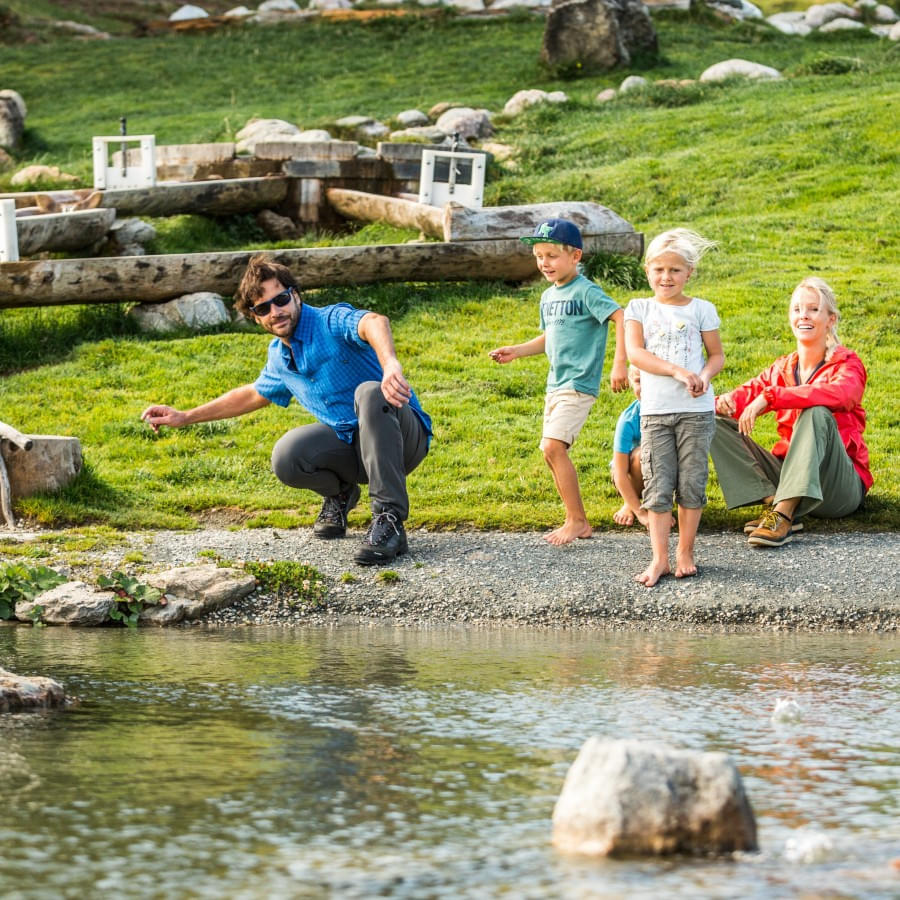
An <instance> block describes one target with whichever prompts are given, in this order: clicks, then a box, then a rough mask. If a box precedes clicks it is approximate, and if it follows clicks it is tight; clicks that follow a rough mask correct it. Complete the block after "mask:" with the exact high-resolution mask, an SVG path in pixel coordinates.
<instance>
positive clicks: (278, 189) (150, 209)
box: [0, 161, 289, 216]
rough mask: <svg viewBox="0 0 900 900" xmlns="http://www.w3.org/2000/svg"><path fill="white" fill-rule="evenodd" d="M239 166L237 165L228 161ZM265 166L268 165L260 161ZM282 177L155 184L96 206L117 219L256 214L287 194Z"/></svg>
mask: <svg viewBox="0 0 900 900" xmlns="http://www.w3.org/2000/svg"><path fill="white" fill-rule="evenodd" d="M228 162H240V161H228ZM262 164H263V165H266V166H269V165H271V162H269V161H262ZM288 182H289V179H288V178H286V177H285V176H284V175H267V176H264V177H254V178H216V179H212V180H210V181H188V182H184V183H178V184H157V185H154V186H153V187H146V188H127V189H126V188H122V189H119V190H108V191H101V192H100V193H102V195H103V197H102V200H101V201H100V204H99V205H100V206H102V207H105V208H108V209H115V210H116V211H117V212H118V213H119V215H120V216H174V215H177V214H179V213H199V214H207V215H213V216H224V215H231V214H232V213H244V212H256V211H257V210H260V209H269V208H271V207H273V206H277V205H278V204H279V203H281V202H282V201H283V200H284V198H285V196H286V195H287V191H288ZM72 193H73V192H72V191H21V192H19V193H10V194H0V200H15V202H16V208H17V209H18V208H20V207H27V206H35V205H37V198H38V196H44V197H50V198H52V199H54V200H56V201H58V202H59V201H65V200H66V198H68V197H70V196H71V195H72Z"/></svg>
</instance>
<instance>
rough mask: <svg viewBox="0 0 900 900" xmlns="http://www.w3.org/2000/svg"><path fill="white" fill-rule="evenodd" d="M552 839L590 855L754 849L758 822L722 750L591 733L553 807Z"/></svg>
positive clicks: (556, 843)
mask: <svg viewBox="0 0 900 900" xmlns="http://www.w3.org/2000/svg"><path fill="white" fill-rule="evenodd" d="M553 843H554V845H555V846H556V847H558V848H559V849H560V850H563V851H565V852H569V853H577V854H584V855H589V856H609V855H623V854H641V855H659V854H666V853H695V852H696V853H728V852H732V851H735V850H754V849H756V822H755V819H754V816H753V810H752V808H751V806H750V802H749V800H748V799H747V796H746V794H745V793H744V787H743V783H742V781H741V777H740V774H739V773H738V771H737V769H736V767H735V765H734V763H733V762H732V761H731V760H730V759H729V757H728V756H727V755H726V754H724V753H702V752H699V751H695V750H678V749H675V748H673V747H669V746H667V745H665V744H661V743H655V742H645V741H636V740H604V739H601V738H599V737H592V738H589V739H588V740H587V741H586V742H585V744H584V746H583V747H582V748H581V751H580V752H579V754H578V757H577V758H576V760H575V762H574V763H573V764H572V767H571V768H570V769H569V772H568V774H567V775H566V779H565V783H564V785H563V789H562V792H561V794H560V796H559V799H558V800H557V802H556V806H555V808H554V810H553Z"/></svg>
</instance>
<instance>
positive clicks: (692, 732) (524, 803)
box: [0, 627, 900, 898]
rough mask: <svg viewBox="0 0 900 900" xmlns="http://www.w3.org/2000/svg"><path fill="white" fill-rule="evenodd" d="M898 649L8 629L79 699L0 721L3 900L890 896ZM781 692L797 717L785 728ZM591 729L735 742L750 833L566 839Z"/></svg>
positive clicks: (695, 742)
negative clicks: (709, 849) (652, 845)
mask: <svg viewBox="0 0 900 900" xmlns="http://www.w3.org/2000/svg"><path fill="white" fill-rule="evenodd" d="M898 649H900V640H898V639H897V638H896V637H894V638H891V637H873V636H827V635H766V636H758V635H756V636H753V635H731V636H722V635H690V634H684V633H673V634H652V635H646V634H605V633H593V632H576V631H567V632H558V631H551V630H529V629H500V628H497V629H485V630H479V629H465V628H433V629H427V630H426V629H422V630H415V629H406V630H395V629H382V628H366V627H359V628H357V627H340V628H331V629H325V628H322V629H312V628H310V629H297V630H282V629H263V628H254V629H233V630H227V629H223V630H210V631H200V630H183V631H182V630H169V631H165V632H156V631H153V632H150V631H147V632H143V631H141V632H137V633H131V632H127V631H124V630H123V631H109V630H103V631H94V632H90V631H75V630H68V631H67V630H65V629H43V630H34V629H28V628H4V629H0V665H5V666H7V667H8V668H11V669H13V670H15V671H19V672H22V673H26V674H27V673H29V672H34V673H41V674H47V675H51V676H53V677H55V678H57V679H58V680H60V681H62V682H64V683H65V684H66V686H67V688H68V690H69V691H70V692H74V693H76V694H77V695H79V696H80V697H81V698H82V703H81V705H80V706H79V707H78V708H77V709H74V710H70V711H68V712H66V713H62V714H51V715H43V716H35V715H12V716H4V717H0V794H2V796H3V797H4V806H5V807H6V808H5V810H4V815H3V816H2V818H0V842H2V846H4V848H6V852H5V853H4V854H0V894H2V895H3V896H12V897H29V898H30V897H45V896H46V897H59V896H72V897H75V896H78V897H81V896H90V895H94V894H96V892H98V891H99V892H101V893H103V894H111V895H116V896H148V897H150V896H153V897H156V896H167V897H168V896H191V897H205V896H216V897H221V896H229V897H248V898H250V897H252V898H258V897H282V896H283V897H297V896H304V897H305V896H329V897H330V896H340V897H354V896H359V897H371V896H375V895H385V896H387V895H390V896H409V897H422V896H429V897H430V896H434V897H479V898H482V897H487V896H499V895H502V894H504V893H505V892H509V893H511V894H512V895H515V896H516V897H520V896H521V897H535V898H538V897H588V896H590V897H596V896H625V895H627V896H630V897H632V896H633V897H658V896H660V894H664V893H669V894H672V895H673V896H684V897H694V896H698V895H702V896H709V897H716V896H721V897H734V896H742V897H782V896H791V895H796V894H799V893H807V894H810V893H811V894H816V893H830V894H831V895H833V894H834V893H835V891H839V892H840V894H838V895H846V896H859V895H865V896H871V897H880V896H883V897H889V896H890V897H895V896H897V895H898V893H900V873H897V872H895V870H894V869H892V867H891V860H892V859H893V858H894V857H898V856H900V826H898V824H897V823H898V812H900V809H898V807H900V799H898V796H900V794H898V790H897V787H898V784H900V759H898V752H897V748H898V746H900V704H898V703H897V695H898V688H900V658H898V656H900V655H898V652H897V651H898ZM778 697H792V698H794V699H796V700H797V702H799V703H800V705H801V706H802V707H803V710H804V715H803V718H802V719H801V720H800V721H796V722H790V723H777V722H775V723H773V722H772V720H771V715H772V711H773V709H774V706H775V701H776V699H777V698H778ZM591 734H604V735H609V736H613V737H635V738H644V739H650V738H652V739H661V740H667V741H671V742H673V743H677V744H680V745H682V746H688V747H696V748H703V749H721V750H725V751H726V752H728V753H730V754H732V755H733V756H734V757H735V758H736V760H737V762H738V764H739V766H740V768H741V770H742V772H743V773H744V776H745V779H746V784H747V789H748V792H749V794H750V797H751V799H752V801H753V803H754V807H755V809H756V813H757V817H758V821H759V826H760V829H759V830H760V842H761V846H762V852H761V853H759V854H754V855H751V856H748V857H745V858H742V859H740V860H738V861H737V862H732V861H728V862H723V861H708V860H675V861H671V860H664V861H646V862H635V861H630V862H621V861H620V862H616V861H610V862H606V863H600V864H598V863H592V862H586V861H584V860H577V859H567V858H563V857H560V856H558V855H557V854H555V853H554V852H553V851H552V850H551V848H550V847H549V840H548V839H549V816H550V812H551V810H552V805H553V802H554V800H555V799H556V796H557V795H558V793H559V789H560V785H561V781H562V777H563V775H564V774H565V771H566V769H567V767H568V765H569V764H570V762H571V760H572V759H573V757H574V754H575V752H576V751H577V749H578V748H579V747H580V745H581V744H582V743H583V741H584V740H585V739H586V738H587V737H588V736H589V735H591ZM810 829H812V831H811V830H810ZM819 833H821V834H822V835H824V838H825V840H824V841H821V840H819V843H818V844H817V845H816V846H815V847H813V850H810V851H809V852H806V851H807V850H809V848H810V847H811V846H812V844H814V843H815V841H816V840H818V837H817V834H819ZM810 834H812V835H813V837H812V838H810V837H808V836H809V835H810ZM804 836H806V837H804ZM804 839H805V840H806V843H805V844H804V843H803V841H804ZM810 842H812V843H810ZM813 851H815V852H813Z"/></svg>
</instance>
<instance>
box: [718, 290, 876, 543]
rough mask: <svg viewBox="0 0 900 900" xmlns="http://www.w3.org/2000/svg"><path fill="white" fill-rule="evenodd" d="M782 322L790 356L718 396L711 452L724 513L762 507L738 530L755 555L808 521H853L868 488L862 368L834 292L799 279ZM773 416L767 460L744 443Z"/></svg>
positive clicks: (751, 444)
mask: <svg viewBox="0 0 900 900" xmlns="http://www.w3.org/2000/svg"><path fill="white" fill-rule="evenodd" d="M788 318H789V320H790V323H791V330H792V331H793V332H794V337H795V338H796V339H797V349H796V350H795V351H794V352H793V353H790V354H788V355H787V356H782V357H780V358H779V359H776V360H775V362H774V363H772V365H771V366H769V368H768V369H765V370H764V371H763V372H760V374H759V375H757V376H756V378H752V379H750V381H748V382H747V383H746V384H743V385H741V386H740V387H739V388H735V389H734V390H733V391H731V393H728V394H723V395H722V396H720V397H717V398H716V412H717V413H718V417H717V419H716V432H715V435H714V437H713V441H712V446H711V448H710V454H711V456H712V460H713V464H714V465H715V467H716V472H717V474H718V477H719V484H720V486H721V488H722V493H723V495H724V496H725V503H726V505H727V506H728V508H729V509H735V508H736V507H739V506H749V505H750V504H754V503H764V504H766V505H767V508H766V509H765V510H764V511H763V514H762V516H761V517H760V518H759V519H754V520H753V521H751V522H747V524H746V525H744V533H745V534H748V535H749V537H748V539H747V540H748V542H749V543H750V544H753V545H756V546H760V547H780V546H781V545H782V544H786V543H787V542H788V541H790V540H791V538H792V536H793V534H794V533H795V532H797V531H801V530H802V528H803V525H802V523H800V522H799V521H798V519H799V518H800V517H801V516H804V515H806V514H807V513H809V514H811V515H814V516H821V517H823V518H829V519H837V518H840V517H842V516H847V515H850V514H851V513H853V512H855V511H856V510H857V509H859V506H860V504H861V503H862V501H863V498H864V497H865V495H866V491H868V490H869V488H870V487H871V486H872V475H871V474H870V472H869V451H868V449H867V448H866V444H865V442H864V441H863V430H864V429H865V427H866V413H865V410H864V409H863V408H862V406H861V405H860V404H861V401H862V396H863V391H864V390H865V387H866V370H865V367H864V366H863V364H862V362H861V360H860V358H859V357H858V356H857V355H856V354H855V353H854V352H853V351H852V350H848V349H847V348H846V347H842V346H841V345H840V344H839V343H838V338H837V331H836V326H837V322H838V319H839V318H840V314H839V313H838V310H837V305H836V304H835V299H834V292H833V291H832V290H831V288H830V287H829V286H828V285H827V284H826V283H825V282H824V281H823V280H822V279H821V278H806V279H804V280H803V281H801V282H800V284H799V285H797V288H796V289H795V291H794V293H793V295H792V296H791V302H790V307H789V310H788ZM770 411H771V412H774V413H775V419H776V422H777V428H778V434H779V436H780V440H779V441H778V442H777V443H776V444H775V446H774V447H773V448H772V452H771V453H770V452H769V451H768V450H764V449H763V448H762V447H760V446H759V444H757V443H756V442H755V441H753V440H751V439H750V433H751V432H752V431H753V426H754V424H755V422H756V418H757V416H760V415H762V414H763V413H766V412H770Z"/></svg>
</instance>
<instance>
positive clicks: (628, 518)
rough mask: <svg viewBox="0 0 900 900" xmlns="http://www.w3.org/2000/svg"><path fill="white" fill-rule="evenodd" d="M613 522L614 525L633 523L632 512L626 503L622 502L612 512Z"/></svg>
mask: <svg viewBox="0 0 900 900" xmlns="http://www.w3.org/2000/svg"><path fill="white" fill-rule="evenodd" d="M613 522H615V523H616V525H634V513H633V512H632V511H631V507H630V506H629V505H628V504H627V503H623V504H622V505H621V506H620V507H619V508H618V509H617V510H616V511H615V512H614V513H613Z"/></svg>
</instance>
